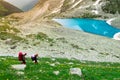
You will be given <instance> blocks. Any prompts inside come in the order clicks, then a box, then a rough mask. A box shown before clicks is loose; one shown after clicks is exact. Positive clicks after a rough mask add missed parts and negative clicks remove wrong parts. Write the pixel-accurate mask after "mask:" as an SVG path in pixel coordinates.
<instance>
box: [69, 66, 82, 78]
mask: <svg viewBox="0 0 120 80" xmlns="http://www.w3.org/2000/svg"><path fill="white" fill-rule="evenodd" d="M70 74H75V75H78V76H80V77H81V76H82V71H81V69H80V68H70Z"/></svg>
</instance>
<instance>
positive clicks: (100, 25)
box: [54, 18, 120, 38]
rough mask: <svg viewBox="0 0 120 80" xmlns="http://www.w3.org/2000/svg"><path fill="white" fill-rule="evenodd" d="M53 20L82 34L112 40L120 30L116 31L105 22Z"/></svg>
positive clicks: (74, 19)
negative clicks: (95, 35)
mask: <svg viewBox="0 0 120 80" xmlns="http://www.w3.org/2000/svg"><path fill="white" fill-rule="evenodd" d="M54 20H55V21H56V22H58V23H60V24H61V25H63V26H64V27H68V28H71V29H77V30H82V31H84V32H88V33H93V34H97V35H101V36H105V37H109V38H113V36H114V34H115V33H118V32H120V29H117V28H115V27H113V26H111V25H109V24H107V23H106V21H103V20H94V19H81V18H71V19H54Z"/></svg>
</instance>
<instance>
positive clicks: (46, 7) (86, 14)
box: [12, 0, 120, 22]
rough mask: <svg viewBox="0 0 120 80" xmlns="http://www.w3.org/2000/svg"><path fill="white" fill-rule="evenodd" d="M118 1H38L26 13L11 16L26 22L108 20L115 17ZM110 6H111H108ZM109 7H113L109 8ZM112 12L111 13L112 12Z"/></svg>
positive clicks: (117, 11) (117, 12) (117, 10)
mask: <svg viewBox="0 0 120 80" xmlns="http://www.w3.org/2000/svg"><path fill="white" fill-rule="evenodd" d="M118 2H120V1H118V0H114V1H111V0H40V1H39V2H38V4H37V5H36V6H35V7H34V8H33V9H31V10H30V11H28V12H24V13H21V14H13V15H12V16H16V17H21V16H22V17H23V19H22V21H23V22H27V21H28V20H29V21H32V20H36V19H39V20H40V19H42V20H43V18H48V17H49V18H53V17H56V18H71V17H77V18H78V17H80V18H100V19H109V18H113V17H117V16H118V14H119V8H118V7H114V5H113V4H116V6H118V5H119V3H118ZM110 4H111V5H110ZM109 7H114V10H113V8H109ZM112 11H113V12H112Z"/></svg>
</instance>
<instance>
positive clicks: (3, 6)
mask: <svg viewBox="0 0 120 80" xmlns="http://www.w3.org/2000/svg"><path fill="white" fill-rule="evenodd" d="M18 12H22V10H20V9H18V8H17V7H15V6H13V5H11V4H9V3H8V2H5V1H3V0H0V16H6V15H9V14H11V13H18Z"/></svg>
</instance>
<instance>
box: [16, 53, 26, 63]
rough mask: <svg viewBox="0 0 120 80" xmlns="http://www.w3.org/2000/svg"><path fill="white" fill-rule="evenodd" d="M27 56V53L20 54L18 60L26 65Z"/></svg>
mask: <svg viewBox="0 0 120 80" xmlns="http://www.w3.org/2000/svg"><path fill="white" fill-rule="evenodd" d="M26 55H27V53H22V52H19V54H18V60H19V61H21V64H26V61H25V56H26Z"/></svg>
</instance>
